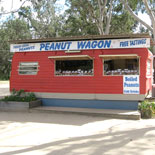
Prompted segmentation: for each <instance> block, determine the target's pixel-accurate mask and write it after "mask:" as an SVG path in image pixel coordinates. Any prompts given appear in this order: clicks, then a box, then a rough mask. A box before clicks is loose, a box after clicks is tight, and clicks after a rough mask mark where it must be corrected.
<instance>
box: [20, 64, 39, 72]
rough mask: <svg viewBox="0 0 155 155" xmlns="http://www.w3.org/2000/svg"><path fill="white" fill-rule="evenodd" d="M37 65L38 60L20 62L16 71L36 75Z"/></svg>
mask: <svg viewBox="0 0 155 155" xmlns="http://www.w3.org/2000/svg"><path fill="white" fill-rule="evenodd" d="M38 67H39V66H38V62H20V63H19V66H18V73H19V74H20V75H37V73H38Z"/></svg>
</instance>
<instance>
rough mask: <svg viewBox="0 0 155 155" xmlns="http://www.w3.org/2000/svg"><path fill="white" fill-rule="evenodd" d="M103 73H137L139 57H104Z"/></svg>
mask: <svg viewBox="0 0 155 155" xmlns="http://www.w3.org/2000/svg"><path fill="white" fill-rule="evenodd" d="M103 66H104V75H139V59H137V58H136V59H128V58H127V57H126V58H123V59H119V58H116V59H110V58H109V59H104V60H103Z"/></svg>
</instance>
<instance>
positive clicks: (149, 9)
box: [121, 0, 155, 53]
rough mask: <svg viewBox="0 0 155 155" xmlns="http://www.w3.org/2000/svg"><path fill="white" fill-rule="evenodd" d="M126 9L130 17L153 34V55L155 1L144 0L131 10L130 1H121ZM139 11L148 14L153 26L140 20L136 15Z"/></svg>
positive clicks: (154, 49)
mask: <svg viewBox="0 0 155 155" xmlns="http://www.w3.org/2000/svg"><path fill="white" fill-rule="evenodd" d="M121 2H122V4H123V5H124V8H125V9H126V10H127V11H128V12H129V13H130V15H131V16H132V17H133V18H134V19H135V20H137V21H138V22H139V23H141V24H142V25H144V26H145V27H146V28H147V29H148V30H149V31H150V32H151V33H152V38H153V42H154V46H153V53H155V3H154V0H142V1H138V0H137V1H135V4H136V7H135V9H132V8H131V1H130V3H129V1H128V0H121ZM137 10H138V11H139V10H141V12H142V13H144V12H145V13H147V14H148V15H149V17H150V20H151V26H150V25H148V24H147V23H146V22H145V21H143V20H142V19H140V18H139V17H138V15H137V14H136V12H137Z"/></svg>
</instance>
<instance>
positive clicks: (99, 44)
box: [10, 38, 150, 52]
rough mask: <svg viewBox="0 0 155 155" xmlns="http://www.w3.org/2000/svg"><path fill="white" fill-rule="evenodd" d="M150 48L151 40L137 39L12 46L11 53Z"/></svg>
mask: <svg viewBox="0 0 155 155" xmlns="http://www.w3.org/2000/svg"><path fill="white" fill-rule="evenodd" d="M148 47H150V38H137V39H110V40H91V41H90V40H83V41H64V42H43V43H25V44H11V47H10V50H11V52H32V51H36V52H37V51H69V50H88V49H117V48H148Z"/></svg>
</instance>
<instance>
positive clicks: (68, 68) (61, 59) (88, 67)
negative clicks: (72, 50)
mask: <svg viewBox="0 0 155 155" xmlns="http://www.w3.org/2000/svg"><path fill="white" fill-rule="evenodd" d="M49 58H50V59H54V60H55V75H56V76H92V75H94V70H93V60H92V58H91V57H90V56H88V55H77V56H76V55H73V56H50V57H49Z"/></svg>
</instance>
